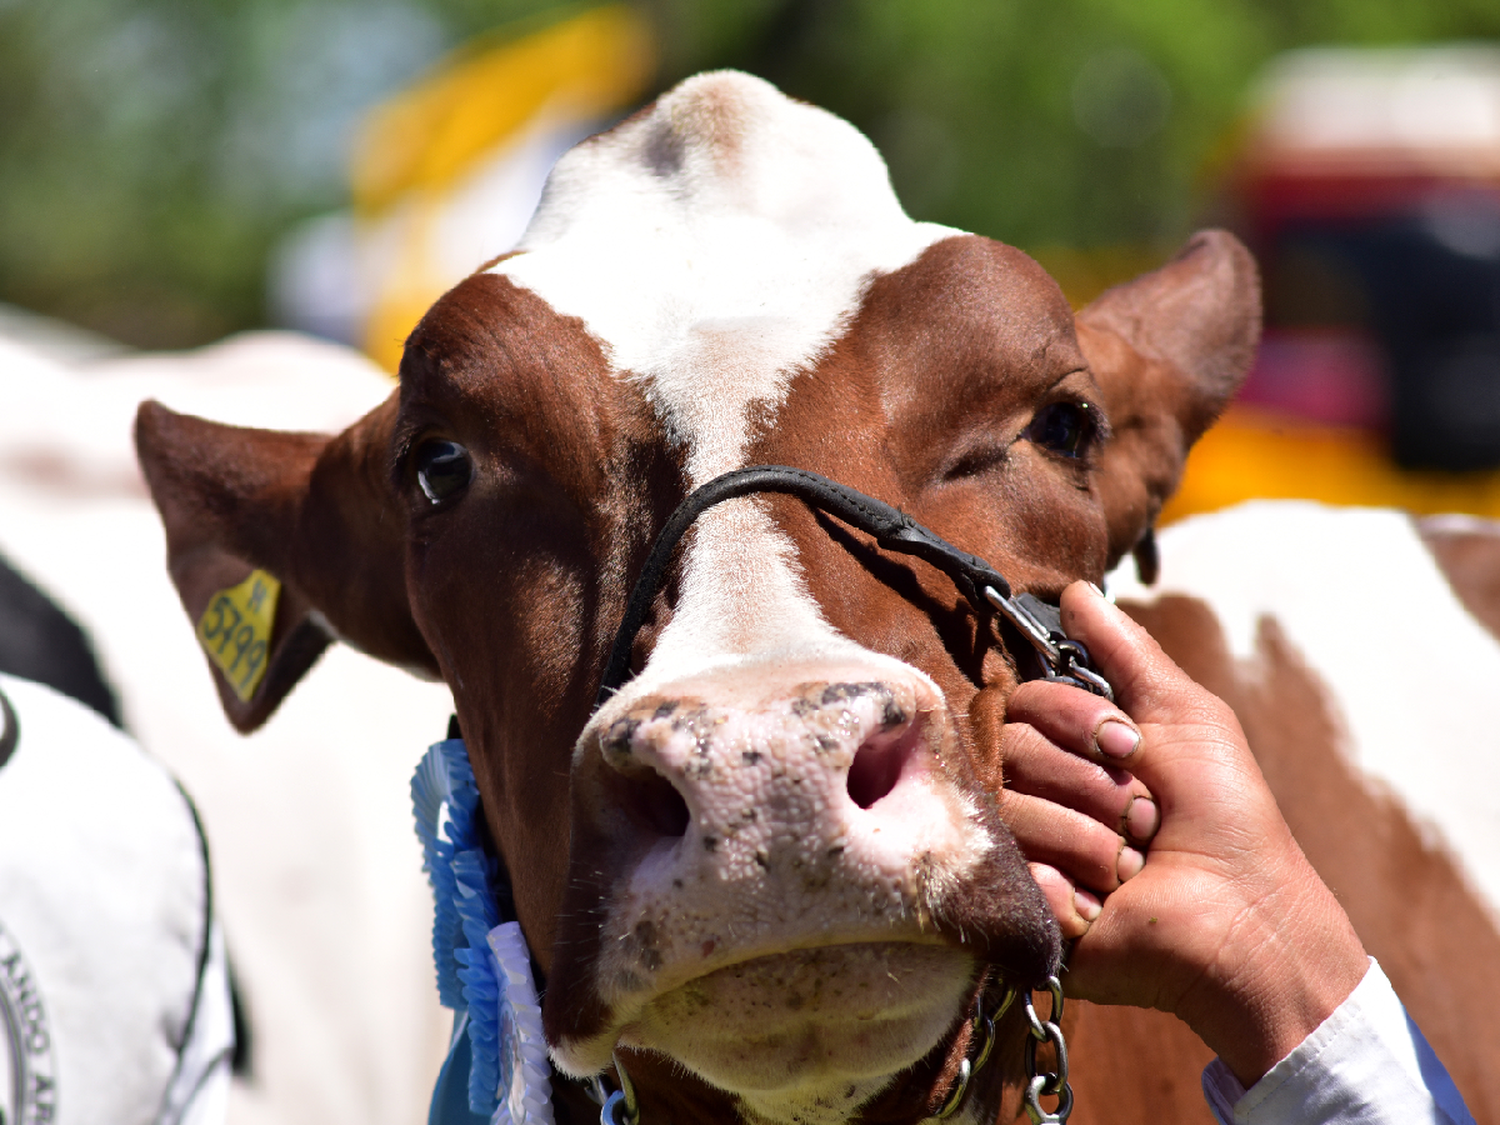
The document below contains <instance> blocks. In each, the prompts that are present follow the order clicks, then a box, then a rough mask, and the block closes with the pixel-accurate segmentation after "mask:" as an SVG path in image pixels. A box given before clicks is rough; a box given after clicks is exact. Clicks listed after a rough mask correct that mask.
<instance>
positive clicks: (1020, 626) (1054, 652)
mask: <svg viewBox="0 0 1500 1125" xmlns="http://www.w3.org/2000/svg"><path fill="white" fill-rule="evenodd" d="M756 492H784V493H789V494H791V495H793V496H797V497H799V498H801V499H802V500H803V501H805V502H806V503H807V504H809V505H810V506H812V507H814V508H817V509H820V510H822V511H825V512H828V513H830V514H831V515H833V516H836V517H837V518H838V519H840V520H842V521H843V522H844V523H847V524H849V525H850V526H851V527H854V528H858V529H859V530H860V531H863V532H865V533H867V534H869V535H873V536H874V537H875V541H876V542H877V543H878V544H879V545H880V546H881V547H882V548H884V549H885V550H888V551H895V552H897V553H899V554H903V555H914V556H916V557H917V558H919V559H922V560H923V561H924V562H927V563H930V564H931V565H933V566H935V567H937V568H938V569H939V570H941V571H942V572H943V573H944V574H946V575H948V577H949V578H951V579H952V580H953V583H954V585H955V586H957V587H958V590H959V592H960V593H961V594H963V596H964V597H965V598H966V599H967V600H968V602H969V604H970V605H972V606H973V607H974V612H975V613H976V614H978V615H979V616H980V618H981V619H983V618H985V617H987V616H988V615H989V614H990V613H991V612H998V613H999V614H1000V615H1001V616H1002V617H1004V618H1005V619H1006V620H1007V621H1009V622H1010V623H1011V624H1012V625H1014V626H1015V627H1016V629H1017V630H1018V631H1019V632H1020V634H1021V636H1023V637H1024V638H1026V641H1027V642H1028V643H1029V644H1030V645H1031V646H1032V648H1033V649H1035V650H1036V654H1037V656H1038V657H1039V658H1040V660H1041V662H1042V665H1043V667H1044V669H1045V672H1044V678H1045V679H1047V680H1055V681H1060V682H1062V683H1068V684H1072V685H1073V686H1074V687H1081V688H1083V689H1085V690H1086V691H1091V692H1093V693H1094V694H1095V695H1102V696H1104V697H1105V698H1106V699H1110V700H1113V699H1114V694H1113V692H1112V691H1111V690H1110V687H1109V684H1108V682H1107V681H1106V680H1105V679H1104V677H1103V676H1101V675H1099V673H1097V672H1095V671H1094V670H1093V668H1092V667H1091V665H1090V663H1089V654H1088V650H1087V649H1086V648H1084V646H1083V645H1082V644H1081V643H1080V642H1078V641H1075V640H1071V639H1069V638H1068V636H1067V635H1066V634H1065V633H1064V632H1063V631H1062V615H1061V612H1060V611H1059V610H1058V608H1057V606H1055V605H1053V604H1051V603H1049V602H1045V601H1043V600H1042V599H1040V598H1038V597H1036V596H1035V595H1032V594H1014V593H1012V591H1011V586H1010V583H1009V582H1007V581H1006V580H1005V576H1004V575H1002V574H1001V573H1000V572H999V571H998V570H996V569H995V568H994V567H992V566H990V564H989V563H987V562H985V561H984V560H983V559H981V558H979V557H977V556H975V555H971V554H969V553H968V552H967V551H964V550H961V549H960V548H958V547H955V546H954V545H953V544H952V543H949V542H948V541H947V540H946V539H944V538H942V537H941V536H939V535H937V534H936V533H935V532H932V531H930V530H928V529H927V528H925V527H923V526H922V525H921V524H919V523H917V522H916V521H915V520H914V519H912V518H911V517H910V516H908V515H905V514H904V513H902V512H900V511H898V510H897V509H896V508H893V507H891V506H890V505H889V504H887V503H885V502H884V501H883V500H877V499H875V498H874V497H873V496H866V495H865V494H864V493H863V492H857V491H855V490H854V489H852V488H849V487H848V486H847V485H842V484H839V483H838V482H837V481H833V480H829V479H828V478H827V477H825V476H821V475H819V474H818V473H813V472H808V471H807V470H806V469H794V468H790V467H789V466H786V465H752V466H751V467H749V468H746V469H735V470H734V471H733V472H728V473H725V474H724V475H723V476H718V477H715V478H714V479H713V480H711V481H709V482H708V483H707V484H705V485H703V486H702V487H700V488H697V489H694V490H693V491H692V492H691V493H689V494H688V496H687V499H685V500H683V502H682V503H681V504H679V505H678V506H677V510H676V511H674V512H673V513H672V516H671V518H670V519H668V520H667V524H666V526H665V527H664V528H662V531H661V534H660V535H659V536H657V539H656V545H655V546H654V547H652V548H651V554H650V555H649V556H648V557H647V559H646V565H645V566H644V567H643V568H642V569H641V574H640V577H639V578H638V579H636V583H635V589H634V590H632V591H631V594H630V601H629V602H627V603H626V605H625V615H624V617H623V618H622V619H621V621H620V628H619V631H618V632H616V634H615V643H614V645H613V647H612V648H611V649H610V653H609V663H608V664H607V665H605V669H604V677H603V679H602V680H601V681H600V684H599V696H598V698H597V699H596V700H595V704H594V706H595V709H597V708H599V707H602V706H603V705H604V703H605V702H606V701H608V699H609V697H610V696H611V695H613V694H614V693H615V692H617V691H619V690H620V688H621V686H622V685H623V684H624V683H625V681H626V680H628V679H629V678H630V654H631V650H632V649H633V648H634V647H635V638H636V634H638V633H639V632H640V631H641V626H642V624H644V623H645V620H646V614H647V613H648V612H649V611H650V608H651V603H652V601H654V600H655V598H656V594H657V591H658V590H660V589H661V584H662V581H663V579H664V578H665V577H666V572H667V567H668V564H669V563H670V562H671V560H672V554H673V552H674V550H675V549H676V547H677V544H678V542H679V541H680V540H681V539H682V537H683V535H685V534H686V533H687V530H688V528H689V527H691V526H692V524H693V521H694V520H696V519H697V518H698V517H699V516H700V515H702V514H703V513H704V512H705V511H707V510H708V509H709V508H711V507H713V506H714V505H715V504H721V503H723V502H724V501H725V500H731V499H733V498H734V497H736V496H747V495H750V494H752V493H756Z"/></svg>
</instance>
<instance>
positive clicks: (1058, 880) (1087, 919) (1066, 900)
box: [1030, 863, 1102, 941]
mask: <svg viewBox="0 0 1500 1125" xmlns="http://www.w3.org/2000/svg"><path fill="white" fill-rule="evenodd" d="M1030 867H1031V877H1032V878H1033V879H1034V880H1036V885H1037V886H1038V887H1039V888H1041V892H1042V897H1043V898H1045V899H1046V900H1047V905H1048V907H1050V908H1051V910H1052V916H1053V917H1054V918H1056V919H1057V926H1058V929H1060V930H1061V931H1062V936H1063V938H1064V939H1066V940H1068V941H1072V940H1073V939H1074V938H1080V937H1082V936H1083V935H1084V934H1086V933H1088V932H1089V926H1090V925H1092V924H1093V921H1094V919H1095V918H1097V917H1099V913H1100V911H1101V909H1102V905H1101V904H1100V902H1099V898H1098V896H1096V895H1093V894H1090V893H1089V892H1088V891H1085V890H1080V889H1078V888H1076V887H1074V886H1073V884H1072V883H1070V882H1069V881H1068V877H1067V876H1066V875H1064V874H1063V873H1062V872H1061V871H1059V870H1057V868H1055V867H1049V866H1047V864H1045V863H1033V864H1031V865H1030Z"/></svg>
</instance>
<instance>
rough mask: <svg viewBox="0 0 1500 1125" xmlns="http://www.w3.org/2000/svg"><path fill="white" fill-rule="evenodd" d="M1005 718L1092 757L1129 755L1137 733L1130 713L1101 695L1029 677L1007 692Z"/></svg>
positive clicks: (1137, 741)
mask: <svg viewBox="0 0 1500 1125" xmlns="http://www.w3.org/2000/svg"><path fill="white" fill-rule="evenodd" d="M1005 717H1006V720H1007V721H1008V722H1021V723H1028V724H1030V725H1031V726H1033V727H1035V728H1036V729H1037V730H1039V731H1041V732H1042V734H1043V735H1045V736H1046V737H1047V738H1049V739H1051V740H1052V741H1053V742H1055V743H1057V745H1059V746H1061V747H1062V748H1063V749H1065V750H1069V751H1072V752H1073V753H1075V754H1083V755H1086V756H1088V757H1092V758H1094V759H1095V760H1096V761H1105V762H1115V761H1122V760H1124V759H1126V758H1129V757H1130V755H1131V754H1133V753H1135V750H1136V747H1137V746H1139V745H1140V740H1141V734H1140V731H1139V730H1137V729H1136V725H1135V723H1134V722H1132V721H1131V719H1130V716H1129V715H1127V714H1125V712H1124V711H1122V710H1121V709H1120V708H1119V707H1117V706H1115V705H1114V704H1113V703H1111V702H1110V701H1109V700H1107V699H1104V698H1103V697H1101V696H1098V695H1094V694H1092V693H1091V692H1087V691H1084V690H1083V689H1081V688H1076V687H1069V686H1068V685H1067V684H1062V683H1048V682H1047V681H1046V680H1032V681H1030V682H1029V683H1024V684H1022V685H1021V686H1020V687H1018V688H1016V690H1015V691H1013V692H1012V693H1011V696H1010V699H1009V700H1008V701H1007V702H1006V705H1005Z"/></svg>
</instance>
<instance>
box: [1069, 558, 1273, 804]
mask: <svg viewBox="0 0 1500 1125" xmlns="http://www.w3.org/2000/svg"><path fill="white" fill-rule="evenodd" d="M1062 606H1063V621H1064V624H1065V626H1066V628H1067V630H1068V632H1069V635H1071V636H1073V637H1075V638H1076V639H1078V640H1080V641H1082V642H1083V643H1084V644H1085V645H1087V646H1088V649H1089V653H1090V656H1091V657H1092V658H1093V661H1094V665H1095V667H1096V668H1097V669H1098V670H1099V671H1100V672H1101V673H1102V674H1103V675H1104V676H1105V677H1106V678H1107V679H1108V680H1109V681H1110V683H1111V684H1112V685H1113V686H1114V688H1115V696H1116V699H1117V701H1118V702H1119V704H1120V705H1121V706H1122V707H1123V708H1124V709H1125V710H1126V711H1127V712H1129V714H1130V716H1131V718H1133V719H1134V720H1135V722H1136V723H1137V725H1138V726H1140V727H1141V728H1142V729H1143V733H1144V738H1143V740H1142V742H1141V744H1140V747H1139V749H1137V750H1136V752H1135V753H1134V754H1132V755H1131V756H1130V758H1129V759H1128V767H1129V769H1130V772H1131V773H1133V774H1134V775H1135V776H1136V777H1138V778H1140V779H1141V781H1143V782H1144V783H1145V784H1146V786H1147V787H1148V788H1149V789H1150V791H1151V793H1152V795H1153V796H1154V798H1155V799H1156V801H1157V802H1158V803H1159V804H1160V805H1161V807H1162V808H1173V807H1194V808H1198V807H1200V806H1205V807H1206V805H1209V804H1213V803H1215V801H1216V800H1218V798H1216V797H1215V792H1216V791H1217V789H1218V788H1219V787H1220V786H1221V785H1222V784H1223V783H1225V782H1228V781H1230V780H1231V779H1232V777H1233V775H1237V774H1243V773H1247V772H1248V773H1251V774H1255V775H1256V776H1258V775H1259V771H1258V768H1257V767H1256V766H1255V764H1254V758H1253V757H1252V756H1251V755H1250V752H1249V749H1248V747H1247V745H1246V744H1245V738H1244V733H1243V732H1242V731H1241V730H1240V726H1239V720H1238V719H1236V718H1235V716H1234V712H1233V711H1231V710H1230V709H1229V706H1228V705H1227V704H1225V703H1224V702H1223V701H1222V700H1220V699H1218V698H1216V697H1215V696H1214V695H1212V694H1210V693H1209V692H1208V691H1207V690H1206V689H1204V688H1203V687H1202V686H1201V685H1199V684H1198V683H1196V682H1195V681H1194V680H1193V679H1192V678H1191V677H1190V676H1188V675H1187V673H1185V672H1183V671H1182V669H1181V668H1179V667H1178V666H1177V665H1176V664H1175V663H1174V662H1173V661H1172V659H1171V658H1170V657H1168V656H1167V654H1166V653H1164V652H1163V651H1162V650H1161V647H1160V646H1159V645H1157V643H1156V641H1155V640H1153V639H1152V638H1151V636H1150V635H1149V634H1147V632H1146V631H1145V630H1144V629H1142V628H1141V627H1140V626H1139V625H1137V624H1136V623H1135V622H1134V621H1132V620H1131V619H1130V618H1129V617H1128V616H1126V615H1125V613H1124V612H1123V611H1122V610H1120V609H1118V608H1117V607H1115V606H1113V605H1111V604H1110V603H1109V602H1108V601H1106V600H1105V599H1104V597H1103V596H1102V595H1101V594H1099V592H1098V591H1097V590H1095V589H1093V588H1092V587H1090V586H1088V585H1087V584H1086V583H1082V582H1075V583H1074V584H1073V585H1071V586H1069V587H1068V588H1067V589H1066V590H1064V591H1063V597H1062ZM1225 771H1227V772H1225Z"/></svg>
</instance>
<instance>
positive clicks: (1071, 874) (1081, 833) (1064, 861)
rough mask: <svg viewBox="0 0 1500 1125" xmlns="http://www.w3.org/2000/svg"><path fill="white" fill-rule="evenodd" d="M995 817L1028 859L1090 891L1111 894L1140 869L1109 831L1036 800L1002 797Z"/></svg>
mask: <svg viewBox="0 0 1500 1125" xmlns="http://www.w3.org/2000/svg"><path fill="white" fill-rule="evenodd" d="M1000 816H1001V817H1002V818H1003V819H1004V821H1005V823H1006V826H1007V827H1008V828H1009V829H1010V831H1011V835H1013V836H1014V837H1015V838H1016V843H1017V844H1019V845H1020V846H1021V854H1022V855H1024V856H1025V857H1026V858H1027V859H1028V860H1031V861H1033V862H1036V863H1045V864H1048V865H1049V866H1051V867H1055V868H1057V869H1058V870H1059V871H1061V872H1062V873H1063V874H1064V875H1066V876H1067V877H1068V878H1069V879H1070V880H1071V881H1072V882H1073V883H1075V884H1078V885H1081V886H1084V887H1088V888H1090V889H1092V890H1096V891H1105V892H1108V891H1112V890H1114V889H1115V888H1117V887H1118V886H1119V885H1120V884H1121V883H1122V882H1124V880H1126V879H1129V878H1130V877H1132V876H1133V875H1135V874H1137V873H1138V872H1139V871H1140V870H1141V868H1142V866H1144V864H1145V857H1144V856H1143V855H1142V854H1141V853H1140V852H1139V851H1137V850H1136V849H1135V848H1132V847H1130V846H1129V845H1128V844H1126V842H1125V841H1124V840H1123V839H1122V838H1121V837H1120V835H1119V833H1117V832H1115V831H1114V830H1113V829H1110V828H1106V827H1105V826H1104V825H1102V824H1100V823H1099V822H1098V821H1097V820H1094V819H1093V818H1092V817H1088V816H1084V815H1083V814H1082V813H1079V812H1075V811H1074V810H1072V809H1068V808H1064V807H1063V806H1061V805H1057V804H1053V803H1052V802H1051V801H1044V800H1042V799H1041V798H1039V797H1032V796H1029V795H1027V794H1025V793H1013V792H1002V793H1001V794H1000Z"/></svg>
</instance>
